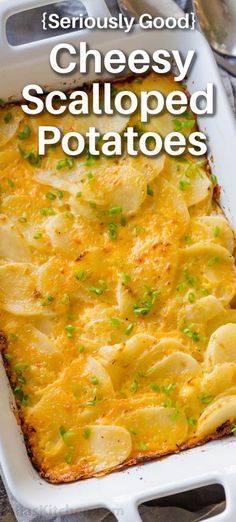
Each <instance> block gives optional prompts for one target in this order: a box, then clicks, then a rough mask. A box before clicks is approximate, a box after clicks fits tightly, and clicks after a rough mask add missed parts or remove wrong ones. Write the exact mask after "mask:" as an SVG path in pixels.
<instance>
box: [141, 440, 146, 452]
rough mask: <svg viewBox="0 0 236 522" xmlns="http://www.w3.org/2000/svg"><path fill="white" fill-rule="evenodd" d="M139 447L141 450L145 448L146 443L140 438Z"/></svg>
mask: <svg viewBox="0 0 236 522" xmlns="http://www.w3.org/2000/svg"><path fill="white" fill-rule="evenodd" d="M139 449H140V450H142V451H144V450H146V449H147V444H145V442H143V440H141V441H140V443H139Z"/></svg>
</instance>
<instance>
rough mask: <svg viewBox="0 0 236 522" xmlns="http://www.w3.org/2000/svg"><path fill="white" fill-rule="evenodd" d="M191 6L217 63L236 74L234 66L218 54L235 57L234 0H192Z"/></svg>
mask: <svg viewBox="0 0 236 522" xmlns="http://www.w3.org/2000/svg"><path fill="white" fill-rule="evenodd" d="M193 6H194V10H195V13H196V16H197V19H198V22H199V25H200V27H201V30H202V32H203V33H204V34H205V36H206V38H207V40H208V42H209V43H210V45H211V47H212V49H213V51H214V55H215V59H216V61H217V63H218V64H219V65H220V66H221V67H223V69H225V70H226V71H228V72H229V73H230V74H233V76H236V66H235V65H233V64H231V63H230V62H228V61H227V60H225V59H224V58H223V57H222V56H220V55H219V54H218V53H220V54H223V55H225V56H233V57H235V58H236V34H235V27H236V0H214V1H212V0H208V1H206V0H193Z"/></svg>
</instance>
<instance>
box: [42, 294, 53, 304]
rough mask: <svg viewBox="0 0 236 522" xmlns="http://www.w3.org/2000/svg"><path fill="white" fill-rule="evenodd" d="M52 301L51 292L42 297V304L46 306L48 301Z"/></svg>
mask: <svg viewBox="0 0 236 522" xmlns="http://www.w3.org/2000/svg"><path fill="white" fill-rule="evenodd" d="M53 301H54V297H53V295H51V294H48V295H46V296H45V297H44V299H43V301H42V306H48V305H49V304H50V303H52V302H53Z"/></svg>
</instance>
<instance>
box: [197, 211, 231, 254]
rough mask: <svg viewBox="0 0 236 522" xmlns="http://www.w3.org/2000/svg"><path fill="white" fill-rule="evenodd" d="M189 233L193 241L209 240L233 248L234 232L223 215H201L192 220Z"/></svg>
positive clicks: (229, 248)
mask: <svg viewBox="0 0 236 522" xmlns="http://www.w3.org/2000/svg"><path fill="white" fill-rule="evenodd" d="M190 235H191V237H192V239H193V241H194V242H196V241H197V242H199V241H210V242H211V243H217V244H219V245H221V246H223V247H225V248H227V249H228V250H229V252H230V253H231V254H232V253H233V250H234V234H233V231H232V230H231V228H230V226H229V223H228V221H227V220H226V219H225V217H223V216H201V217H199V218H197V219H194V220H192V223H191V230H190Z"/></svg>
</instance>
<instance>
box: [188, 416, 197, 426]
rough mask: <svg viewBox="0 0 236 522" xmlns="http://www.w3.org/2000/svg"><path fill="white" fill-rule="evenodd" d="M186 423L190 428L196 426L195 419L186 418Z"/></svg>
mask: <svg viewBox="0 0 236 522" xmlns="http://www.w3.org/2000/svg"><path fill="white" fill-rule="evenodd" d="M187 421H188V424H189V425H190V426H196V424H197V419H194V417H187Z"/></svg>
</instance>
